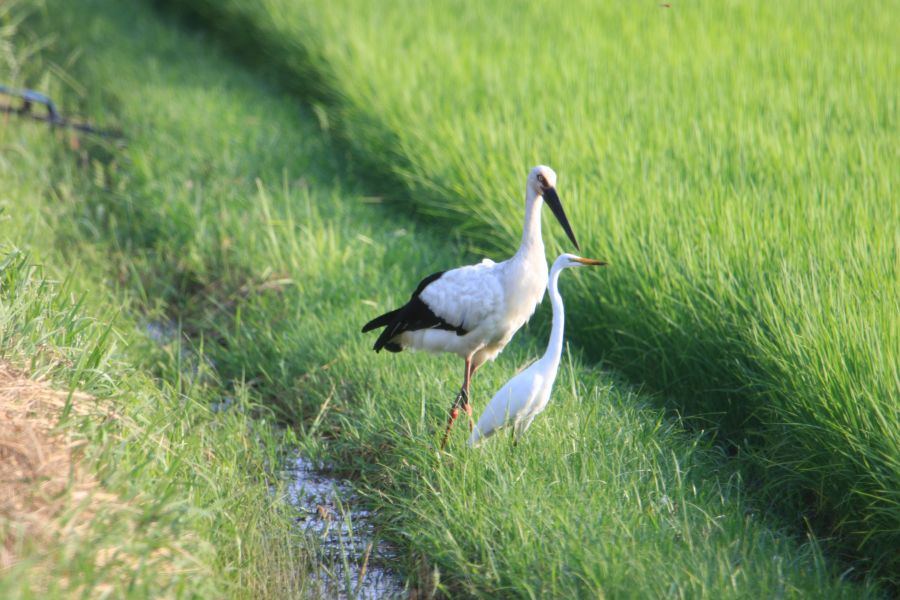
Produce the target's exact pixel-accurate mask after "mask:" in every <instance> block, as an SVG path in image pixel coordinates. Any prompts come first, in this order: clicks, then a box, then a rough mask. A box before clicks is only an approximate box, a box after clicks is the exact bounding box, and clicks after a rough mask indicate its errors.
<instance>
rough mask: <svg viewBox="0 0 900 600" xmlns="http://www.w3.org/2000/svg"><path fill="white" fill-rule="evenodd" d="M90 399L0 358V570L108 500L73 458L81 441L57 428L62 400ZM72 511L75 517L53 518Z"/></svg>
mask: <svg viewBox="0 0 900 600" xmlns="http://www.w3.org/2000/svg"><path fill="white" fill-rule="evenodd" d="M70 400H71V401H70ZM90 400H91V398H90V396H87V395H86V394H79V393H75V394H72V395H71V396H70V394H69V393H68V392H61V391H57V390H54V389H51V388H50V386H49V385H48V384H47V383H46V382H42V381H34V380H32V379H29V378H28V377H27V376H26V375H25V373H23V372H21V371H18V370H16V369H14V368H13V367H11V366H10V365H9V364H7V363H5V362H2V361H0V573H2V572H3V571H4V570H6V569H8V568H10V567H11V566H13V565H14V564H15V563H16V561H17V559H18V558H19V555H20V554H21V553H22V550H23V549H24V547H25V546H26V545H27V547H28V549H29V551H28V553H29V554H33V553H34V552H35V551H38V552H39V551H40V549H47V548H49V547H50V546H51V545H54V544H59V543H60V542H61V541H62V538H64V537H65V536H68V535H72V534H77V533H78V532H79V530H80V529H83V528H84V527H86V526H87V523H88V522H89V521H90V519H91V518H92V516H93V515H94V514H96V508H97V507H98V506H99V505H100V504H102V503H109V502H113V501H115V497H114V496H113V495H111V494H108V493H105V492H103V491H102V490H101V489H99V486H98V483H97V481H96V479H94V478H93V477H92V476H91V475H90V474H89V473H87V472H86V469H84V468H82V466H81V465H80V464H79V452H78V448H79V446H80V445H81V443H82V442H81V441H79V440H77V439H75V438H74V437H73V436H71V435H69V434H66V433H64V432H61V431H58V430H57V429H56V426H57V424H58V422H59V418H60V415H61V414H62V412H63V410H64V409H65V407H66V405H67V403H70V405H71V406H72V410H73V411H74V412H76V413H77V412H78V411H79V408H78V405H79V404H86V403H87V402H86V401H90ZM73 509H77V515H76V516H73V517H72V518H67V519H61V518H60V517H61V516H62V515H63V514H74V513H75V511H73Z"/></svg>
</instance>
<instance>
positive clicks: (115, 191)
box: [0, 3, 314, 599]
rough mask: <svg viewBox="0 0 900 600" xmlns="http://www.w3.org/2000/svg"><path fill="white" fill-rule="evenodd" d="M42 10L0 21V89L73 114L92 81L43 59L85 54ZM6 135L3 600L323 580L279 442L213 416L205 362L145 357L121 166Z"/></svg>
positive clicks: (289, 587)
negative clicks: (125, 236)
mask: <svg viewBox="0 0 900 600" xmlns="http://www.w3.org/2000/svg"><path fill="white" fill-rule="evenodd" d="M32 10H33V7H28V6H26V5H24V4H23V3H16V4H7V5H4V6H3V7H0V66H2V68H0V80H2V81H3V83H6V84H10V85H13V86H16V85H21V86H25V85H30V86H33V87H35V88H38V89H42V90H47V91H48V92H50V93H51V94H52V96H53V97H54V98H56V99H57V100H63V104H62V106H63V107H65V109H66V110H67V111H68V110H71V109H74V108H75V107H76V106H77V102H74V101H73V99H75V98H77V96H78V92H79V91H80V90H83V89H84V88H82V87H81V85H84V84H87V83H90V82H78V81H77V80H76V79H72V78H71V75H70V74H69V73H67V72H66V70H65V66H67V65H66V63H65V62H63V61H59V62H53V61H50V60H49V58H48V57H50V56H53V55H54V54H53V53H54V52H59V53H60V54H56V56H62V57H63V58H65V57H66V56H74V55H72V54H70V53H71V52H72V51H73V50H74V47H71V46H69V47H65V46H61V45H58V44H57V43H56V42H53V41H52V39H51V38H50V33H51V32H50V31H44V32H43V33H42V34H40V35H35V34H34V32H33V30H32V29H31V27H30V26H29V25H23V26H15V25H16V24H17V23H18V21H19V19H21V18H22V17H23V16H24V15H25V13H26V11H28V12H30V13H31V15H32V17H33V18H35V17H36V15H35V14H34V13H33V12H31V11H32ZM48 48H49V50H48ZM68 66H71V65H68ZM112 112H114V110H113V111H112ZM2 119H3V122H2V124H0V367H2V369H3V377H2V381H0V388H2V389H0V405H2V406H0V412H2V414H3V415H4V416H3V418H4V423H3V431H2V436H0V437H2V438H3V439H2V440H0V456H2V457H3V462H4V464H3V467H4V468H3V475H4V477H5V476H6V475H8V474H9V470H8V468H10V467H15V464H16V463H17V461H18V462H19V463H21V464H23V465H26V467H27V468H26V467H23V468H24V469H25V470H24V471H21V473H24V474H25V476H24V477H21V478H20V476H19V475H17V476H16V479H15V480H5V479H4V481H3V482H2V483H0V488H2V496H3V500H2V502H0V544H2V546H0V556H2V558H3V559H4V560H3V561H0V562H3V563H4V564H3V565H2V569H0V596H2V597H3V598H10V599H12V598H57V597H64V598H74V597H102V596H110V597H118V598H124V597H134V598H149V597H153V598H165V597H203V598H222V597H285V596H287V595H290V594H292V593H299V592H300V591H301V590H302V589H303V587H304V585H305V581H304V574H305V573H306V572H307V571H308V570H311V569H312V568H313V567H314V565H310V564H309V561H310V557H309V555H308V554H307V553H306V548H305V544H304V542H303V541H302V540H301V539H300V538H298V537H297V536H296V535H293V534H292V533H291V530H290V526H291V523H292V522H293V516H294V514H293V511H292V510H291V509H290V507H287V506H285V505H283V504H282V503H281V502H280V501H279V500H278V499H277V498H273V497H272V495H271V490H272V489H274V486H277V485H278V481H277V480H275V479H274V478H273V475H272V467H273V465H274V463H275V458H276V456H277V454H278V453H279V452H280V451H281V450H283V449H285V448H287V447H288V445H287V444H285V438H284V435H283V433H280V432H278V431H277V430H276V429H275V428H273V426H272V425H273V422H272V419H267V418H266V415H267V414H269V413H268V411H267V410H266V409H265V408H264V407H261V406H259V405H258V404H255V403H254V402H253V398H252V396H251V394H249V393H248V391H247V390H246V389H242V388H240V387H236V386H233V385H231V386H229V387H228V394H229V395H230V397H231V398H232V403H233V409H232V410H229V411H227V412H221V411H220V412H216V411H214V410H213V409H212V408H213V407H214V406H215V403H216V402H219V401H221V399H222V397H221V394H222V393H223V387H222V385H221V382H220V381H219V380H218V379H217V377H216V374H215V372H214V370H213V369H211V368H209V366H208V364H207V363H206V362H205V360H204V359H203V358H202V357H201V354H200V349H199V348H195V349H193V350H190V351H189V350H188V349H187V347H186V346H182V345H181V344H180V343H179V342H178V340H177V338H176V339H171V340H169V343H168V344H167V345H165V346H163V347H160V346H157V345H156V344H155V343H152V342H151V341H150V340H149V339H148V338H147V336H146V335H145V333H144V331H143V329H144V324H145V323H143V322H139V321H138V317H140V316H141V315H139V314H137V313H136V310H137V309H138V308H141V309H144V308H145V306H144V303H143V302H142V298H141V297H140V296H139V295H138V294H137V293H136V290H135V288H132V287H130V286H122V285H121V284H120V281H121V279H120V277H121V276H122V273H120V272H119V271H118V269H120V268H128V267H136V265H134V263H131V262H129V261H127V260H126V259H125V258H124V255H122V254H121V252H120V251H119V250H117V248H116V247H115V246H114V245H112V244H109V243H107V236H106V234H105V233H104V227H105V224H104V219H103V216H104V213H103V212H102V211H101V210H100V208H101V207H102V200H101V199H104V198H105V199H109V198H112V197H114V196H115V197H117V198H119V199H123V198H127V194H125V193H123V192H122V188H121V187H109V186H108V185H107V184H108V182H109V181H110V178H109V177H107V176H106V174H107V173H112V172H116V170H117V169H118V168H120V167H121V166H122V165H123V161H124V153H125V152H126V151H125V150H124V148H123V147H116V146H108V145H106V144H98V143H97V142H96V141H92V140H91V139H90V138H85V137H78V136H73V135H70V134H69V133H65V132H61V131H52V130H51V129H49V128H48V127H47V126H46V125H45V124H40V123H31V122H28V121H25V120H20V119H17V118H14V117H11V118H7V117H5V116H4V117H2ZM116 256H119V258H118V259H115V258H113V257H116ZM10 373H11V374H12V375H8V374H10ZM23 390H24V391H23ZM26 392H27V393H28V394H29V396H28V397H27V398H25V400H27V401H28V403H29V405H28V406H27V407H25V408H23V409H21V410H20V411H19V412H14V411H15V410H18V409H17V405H16V404H15V403H16V401H17V399H19V398H24V397H23V396H22V394H23V393H26ZM26 409H27V410H26ZM252 415H255V416H252ZM11 416H13V417H15V418H17V419H18V420H16V421H13V422H12V425H13V427H12V428H9V427H8V426H9V425H10V421H7V419H10V418H11ZM10 461H11V462H10ZM28 465H30V466H28ZM28 469H33V475H31V474H29V473H32V471H29V470H28ZM7 561H8V563H7Z"/></svg>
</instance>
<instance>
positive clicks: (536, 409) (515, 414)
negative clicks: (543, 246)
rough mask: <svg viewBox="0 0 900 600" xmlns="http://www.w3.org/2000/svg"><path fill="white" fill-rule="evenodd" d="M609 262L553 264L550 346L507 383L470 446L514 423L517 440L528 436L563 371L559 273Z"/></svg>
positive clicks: (571, 259)
mask: <svg viewBox="0 0 900 600" xmlns="http://www.w3.org/2000/svg"><path fill="white" fill-rule="evenodd" d="M605 264H606V263H605V262H603V261H600V260H594V259H592V258H580V257H578V256H575V255H574V254H563V255H561V256H560V257H559V258H557V259H556V261H555V262H554V263H553V268H552V269H550V285H549V289H550V303H551V304H552V305H553V327H552V329H551V330H550V343H549V344H548V345H547V351H546V352H545V353H544V356H543V357H541V358H540V360H537V361H535V362H534V363H532V364H531V366H529V367H528V368H527V369H525V370H524V371H522V372H521V373H519V374H518V375H516V376H515V377H513V378H512V379H510V380H509V381H508V382H506V385H504V386H503V387H502V388H500V391H498V392H497V393H496V394H494V397H493V398H492V399H491V401H490V403H489V404H488V405H487V408H485V409H484V412H483V413H482V414H481V417H479V419H478V425H476V426H475V430H474V431H473V432H472V435H471V436H470V437H469V441H468V445H469V446H470V447H472V446H477V445H478V444H480V443H481V441H482V440H483V439H484V438H487V437H490V436H491V435H493V434H494V433H496V432H497V430H498V429H500V428H501V427H504V426H506V425H510V424H512V426H513V427H514V430H513V431H514V435H515V440H516V441H518V439H519V437H521V436H522V434H523V433H525V430H526V429H528V426H529V425H531V422H532V421H533V420H534V417H535V416H537V414H538V413H540V412H541V411H542V410H544V408H545V407H546V406H547V402H548V401H549V400H550V392H551V391H553V382H554V381H556V373H557V370H558V369H559V359H560V356H561V355H562V348H563V331H564V329H565V315H564V311H563V301H562V296H560V295H559V288H558V285H557V284H558V283H559V273H560V272H561V271H562V270H563V269H565V268H567V267H584V266H588V265H605Z"/></svg>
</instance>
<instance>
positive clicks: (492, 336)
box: [362, 166, 578, 448]
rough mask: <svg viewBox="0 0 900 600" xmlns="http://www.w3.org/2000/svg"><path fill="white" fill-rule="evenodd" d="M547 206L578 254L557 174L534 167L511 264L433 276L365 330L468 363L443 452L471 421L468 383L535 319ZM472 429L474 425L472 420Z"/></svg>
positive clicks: (393, 344)
mask: <svg viewBox="0 0 900 600" xmlns="http://www.w3.org/2000/svg"><path fill="white" fill-rule="evenodd" d="M544 201H546V202H547V205H548V206H549V207H550V210H552V211H553V214H554V215H555V216H556V218H557V219H558V220H559V223H560V225H562V227H563V229H564V230H565V232H566V235H568V236H569V239H570V240H572V243H573V244H574V245H575V247H576V248H578V242H577V241H576V240H575V234H574V233H573V232H572V228H571V226H570V225H569V220H568V219H567V218H566V213H565V212H564V211H563V207H562V204H561V203H560V200H559V196H558V195H557V193H556V173H554V172H553V169H551V168H550V167H545V166H537V167H535V168H533V169H532V170H531V172H530V173H529V174H528V183H527V185H526V187H525V226H524V231H523V232H522V243H521V244H520V245H519V250H518V251H517V252H516V254H515V255H514V256H513V257H512V258H510V259H509V260H506V261H503V262H501V263H495V262H493V261H491V260H488V259H485V260H483V261H482V262H481V263H480V264H477V265H470V266H466V267H460V268H458V269H453V270H451V271H442V272H439V273H434V274H433V275H429V276H428V277H426V278H425V279H423V280H422V281H421V283H419V285H418V287H416V290H415V291H414V292H413V293H412V296H411V297H410V299H409V302H407V303H406V304H404V305H403V306H401V307H400V308H398V309H396V310H392V311H391V312H389V313H385V314H383V315H381V316H380V317H377V318H375V319H373V320H371V321H369V322H368V323H366V325H365V326H364V327H363V329H362V330H363V332H367V331H371V330H373V329H378V328H381V327H384V330H383V331H382V332H381V335H379V336H378V339H377V340H376V341H375V346H374V348H375V351H376V352H378V351H380V350H381V349H382V348H385V349H387V350H388V351H390V352H400V351H402V350H404V349H406V348H409V349H413V350H426V351H429V352H452V353H454V354H457V355H458V356H459V357H461V358H463V359H465V361H466V365H465V374H464V376H463V384H462V387H461V388H460V391H459V393H458V394H457V396H456V399H455V400H454V402H453V405H452V407H451V408H450V417H449V419H448V422H447V429H446V431H445V432H444V438H443V441H442V443H441V447H442V448H443V446H444V444H446V442H447V437H448V436H449V435H450V428H451V427H453V422H454V421H455V420H456V418H457V417H458V416H459V409H460V408H462V409H463V410H465V411H466V414H468V415H469V416H471V414H472V408H471V406H469V382H470V380H471V378H472V374H473V373H474V372H475V371H476V369H478V367H480V366H481V365H482V364H484V363H485V361H487V360H493V359H494V358H495V357H496V356H497V355H498V354H500V352H501V351H502V350H503V348H504V347H505V346H506V344H507V343H508V342H509V340H510V339H511V338H512V336H513V335H514V334H515V333H516V331H518V330H519V328H521V327H522V325H524V324H525V322H526V321H528V319H529V318H530V317H531V315H532V314H534V310H535V308H537V305H538V303H539V302H540V301H541V299H542V298H543V296H544V290H545V289H546V287H547V259H546V257H545V256H544V241H543V239H542V238H541V205H542V204H543V202H544ZM469 425H470V428H471V425H472V423H471V420H470V423H469Z"/></svg>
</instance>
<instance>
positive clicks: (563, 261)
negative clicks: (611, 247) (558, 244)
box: [553, 254, 607, 270]
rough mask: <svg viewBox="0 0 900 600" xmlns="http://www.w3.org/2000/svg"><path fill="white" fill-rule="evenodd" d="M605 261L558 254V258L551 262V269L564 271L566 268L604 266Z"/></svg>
mask: <svg viewBox="0 0 900 600" xmlns="http://www.w3.org/2000/svg"><path fill="white" fill-rule="evenodd" d="M606 264H607V263H606V261H605V260H595V259H593V258H581V257H580V256H575V255H574V254H560V255H559V258H557V259H556V260H555V261H554V262H553V269H554V270H559V269H566V268H568V267H594V266H600V267H603V266H606Z"/></svg>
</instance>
